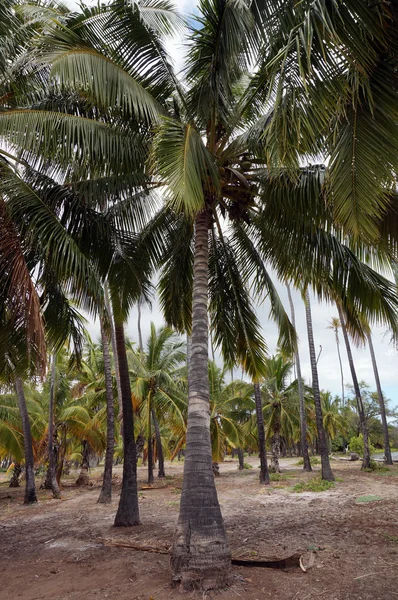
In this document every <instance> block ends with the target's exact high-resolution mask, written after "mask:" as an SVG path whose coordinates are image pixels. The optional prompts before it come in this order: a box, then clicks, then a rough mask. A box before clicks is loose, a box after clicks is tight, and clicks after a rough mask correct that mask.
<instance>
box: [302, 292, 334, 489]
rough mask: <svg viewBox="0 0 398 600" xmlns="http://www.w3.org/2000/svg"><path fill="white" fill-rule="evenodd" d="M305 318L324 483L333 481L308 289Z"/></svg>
mask: <svg viewBox="0 0 398 600" xmlns="http://www.w3.org/2000/svg"><path fill="white" fill-rule="evenodd" d="M304 303H305V316H306V321H307V334H308V347H309V350H310V362H311V374H312V389H313V393H314V403H315V414H316V427H317V434H318V449H319V454H320V455H321V464H322V479H326V481H334V475H333V472H332V469H331V466H330V461H329V452H328V446H327V442H326V434H325V429H324V426H323V413H322V404H321V395H320V389H319V379H318V368H317V364H316V355H315V344H314V333H313V328H312V316H311V305H310V295H309V292H308V289H307V290H306V292H305V301H304Z"/></svg>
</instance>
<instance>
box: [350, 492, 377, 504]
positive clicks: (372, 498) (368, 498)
mask: <svg viewBox="0 0 398 600" xmlns="http://www.w3.org/2000/svg"><path fill="white" fill-rule="evenodd" d="M379 500H383V498H381V497H380V496H373V495H372V494H369V495H367V496H358V498H356V499H355V501H356V502H363V503H366V502H378V501H379Z"/></svg>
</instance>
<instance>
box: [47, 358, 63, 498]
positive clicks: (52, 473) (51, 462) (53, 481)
mask: <svg viewBox="0 0 398 600" xmlns="http://www.w3.org/2000/svg"><path fill="white" fill-rule="evenodd" d="M56 362H57V354H56V353H55V352H54V354H53V355H52V358H51V382H50V398H49V406H48V479H49V483H50V488H51V490H52V493H53V498H56V499H60V498H61V492H60V489H59V485H58V481H57V477H56V464H55V459H56V457H55V453H54V404H55V393H56V372H57V371H56Z"/></svg>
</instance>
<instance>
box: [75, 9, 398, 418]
mask: <svg viewBox="0 0 398 600" xmlns="http://www.w3.org/2000/svg"><path fill="white" fill-rule="evenodd" d="M174 3H175V4H176V5H177V7H178V9H179V10H180V11H181V12H182V13H183V14H185V15H190V14H193V13H195V12H196V10H195V9H196V2H193V1H192V0H174ZM71 4H72V2H71ZM167 48H168V50H169V52H170V54H171V55H172V57H173V59H174V61H175V66H176V68H177V70H179V69H181V67H182V65H183V62H184V53H185V47H184V44H183V40H182V39H174V40H169V41H168V43H167ZM277 287H278V291H279V293H280V295H281V298H282V300H283V302H284V304H285V308H286V309H287V310H289V305H288V299H287V292H286V290H285V288H284V286H282V285H278V286H277ZM311 298H312V319H313V326H314V339H315V344H316V348H317V353H318V352H319V349H320V348H319V347H320V345H321V346H322V352H321V355H320V358H319V363H318V369H319V380H320V386H321V388H323V389H325V390H330V391H331V392H332V393H333V394H339V395H341V380H340V368H339V363H338V356H337V350H336V344H335V337H334V333H333V331H331V330H329V329H327V327H328V325H329V323H328V321H329V320H330V319H331V318H332V317H334V316H337V310H336V308H335V307H334V306H332V305H326V304H320V303H319V302H317V301H316V300H315V299H314V297H313V296H311ZM293 300H294V304H295V308H296V326H297V331H298V335H299V351H300V358H301V363H302V373H303V377H304V378H305V380H306V381H307V382H309V381H310V380H311V369H310V362H309V353H308V341H307V336H306V324H305V310H304V304H303V301H302V299H301V295H300V293H299V292H296V291H293ZM268 311H269V306H268V305H267V304H266V303H265V304H264V305H262V306H261V307H259V309H258V315H259V319H260V321H261V325H262V327H263V330H264V337H265V339H266V342H267V345H268V348H269V352H270V353H273V352H274V351H275V348H276V342H277V329H276V326H275V325H274V324H273V323H272V322H269V320H268ZM151 321H153V322H154V323H155V324H156V325H157V326H161V325H162V323H163V320H162V315H161V313H160V311H159V307H158V305H157V303H156V301H155V302H154V303H153V305H152V311H151V310H150V309H149V308H146V307H144V308H143V310H142V331H143V337H144V340H145V338H146V337H147V335H148V333H149V327H150V322H151ZM89 330H90V333H91V334H92V336H93V337H94V338H96V337H98V335H99V327H98V326H97V324H91V325H90V326H89ZM126 333H127V335H128V336H129V337H130V338H131V339H133V340H137V311H136V310H133V311H132V314H131V316H130V319H129V321H128V324H127V327H126ZM372 334H373V340H374V348H375V353H376V358H377V362H378V366H379V372H380V379H381V384H382V387H383V390H384V392H385V395H386V397H387V398H390V399H391V401H392V405H395V406H398V369H397V363H398V356H397V352H396V350H395V349H394V348H393V347H392V346H391V345H390V344H389V336H388V333H386V328H384V329H382V328H374V329H373V332H372ZM340 338H341V343H340V349H341V355H342V359H343V369H344V380H345V383H348V384H351V383H352V380H351V375H350V372H349V366H348V363H347V358H346V352H345V347H344V341H343V339H342V335H341V334H340ZM353 356H354V361H355V366H356V370H357V376H358V379H359V380H364V381H366V382H367V383H368V384H369V385H370V386H371V387H372V388H375V382H374V376H373V369H372V363H371V359H370V355H369V350H368V348H361V349H357V348H353Z"/></svg>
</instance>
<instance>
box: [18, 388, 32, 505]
mask: <svg viewBox="0 0 398 600" xmlns="http://www.w3.org/2000/svg"><path fill="white" fill-rule="evenodd" d="M15 390H16V392H17V399H18V406H19V412H20V414H21V420H22V430H23V444H24V453H25V475H26V482H25V497H24V504H34V503H35V502H37V496H36V484H35V465H34V459H33V442H32V433H31V430H30V422H29V415H28V409H27V407H26V399H25V393H24V391H23V383H22V380H21V379H20V378H19V377H16V378H15Z"/></svg>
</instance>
